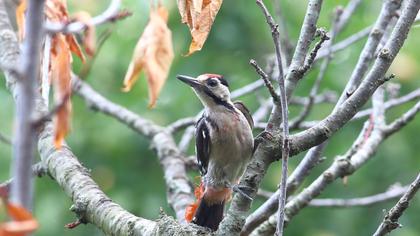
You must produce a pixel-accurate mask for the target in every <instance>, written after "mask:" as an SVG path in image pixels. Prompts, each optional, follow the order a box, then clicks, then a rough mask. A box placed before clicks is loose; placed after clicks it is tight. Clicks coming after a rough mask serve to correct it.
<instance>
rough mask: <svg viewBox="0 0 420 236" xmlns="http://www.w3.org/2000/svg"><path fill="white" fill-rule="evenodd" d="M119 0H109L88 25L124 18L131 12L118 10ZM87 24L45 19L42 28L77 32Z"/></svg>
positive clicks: (48, 30) (52, 30)
mask: <svg viewBox="0 0 420 236" xmlns="http://www.w3.org/2000/svg"><path fill="white" fill-rule="evenodd" d="M120 5H121V0H111V2H110V4H109V6H108V8H107V9H106V10H105V11H104V12H102V13H101V14H100V15H98V16H95V17H93V18H92V19H91V22H90V25H95V26H97V25H101V24H104V23H107V22H113V21H116V20H119V19H122V18H125V17H127V16H129V15H131V13H129V12H127V11H120ZM86 27H87V25H86V24H85V23H82V22H78V21H76V22H71V23H55V22H50V21H47V22H46V23H45V25H44V28H45V30H46V31H47V32H49V33H59V32H61V33H65V34H68V33H78V32H81V31H83V30H85V29H86Z"/></svg>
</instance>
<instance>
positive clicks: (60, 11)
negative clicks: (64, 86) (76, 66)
mask: <svg viewBox="0 0 420 236" xmlns="http://www.w3.org/2000/svg"><path fill="white" fill-rule="evenodd" d="M45 15H46V16H47V19H48V20H50V21H52V22H60V23H68V22H69V13H68V11H67V3H66V0H47V1H46V2H45ZM61 35H63V34H61V33H58V34H55V35H54V37H61ZM65 39H66V43H67V44H68V45H69V48H70V50H71V51H72V52H73V53H74V54H76V55H77V56H78V57H79V58H80V60H82V62H85V56H84V55H83V53H82V50H81V49H80V46H79V44H78V43H77V40H76V39H75V37H74V35H73V34H66V35H65ZM70 62H71V60H70Z"/></svg>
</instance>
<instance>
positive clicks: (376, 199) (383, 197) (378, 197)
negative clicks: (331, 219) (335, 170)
mask: <svg viewBox="0 0 420 236" xmlns="http://www.w3.org/2000/svg"><path fill="white" fill-rule="evenodd" d="M407 189H408V186H404V187H401V186H398V187H397V186H392V187H391V188H390V189H389V190H387V191H386V192H383V193H378V194H375V195H371V196H367V197H360V198H351V199H332V198H320V199H313V200H312V201H311V202H310V203H309V206H310V207H355V206H358V207H360V206H371V205H374V204H377V203H381V202H386V201H389V200H393V199H395V198H398V197H400V196H401V195H403V194H404V193H405V192H406V191H407Z"/></svg>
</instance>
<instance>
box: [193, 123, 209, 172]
mask: <svg viewBox="0 0 420 236" xmlns="http://www.w3.org/2000/svg"><path fill="white" fill-rule="evenodd" d="M195 149H196V153H197V162H198V167H199V169H200V173H201V175H202V176H204V175H205V174H206V173H207V167H208V165H209V158H210V151H211V150H210V149H211V142H210V132H209V129H208V127H207V122H206V117H205V116H202V117H201V118H200V119H199V120H198V122H197V124H196V130H195Z"/></svg>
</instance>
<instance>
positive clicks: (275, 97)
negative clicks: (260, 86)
mask: <svg viewBox="0 0 420 236" xmlns="http://www.w3.org/2000/svg"><path fill="white" fill-rule="evenodd" d="M249 64H251V65H252V66H253V67H254V69H255V71H256V72H257V74H259V75H260V76H261V79H262V80H263V81H264V84H265V87H267V89H268V92H270V95H271V97H272V98H273V102H274V103H275V104H280V97H279V95H278V94H277V93H276V91H275V90H274V87H273V84H271V82H270V80H269V79H268V75H267V74H266V73H265V72H264V71H263V70H262V69H261V67H260V66H259V65H258V64H257V61H255V60H254V59H251V60H250V61H249Z"/></svg>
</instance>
